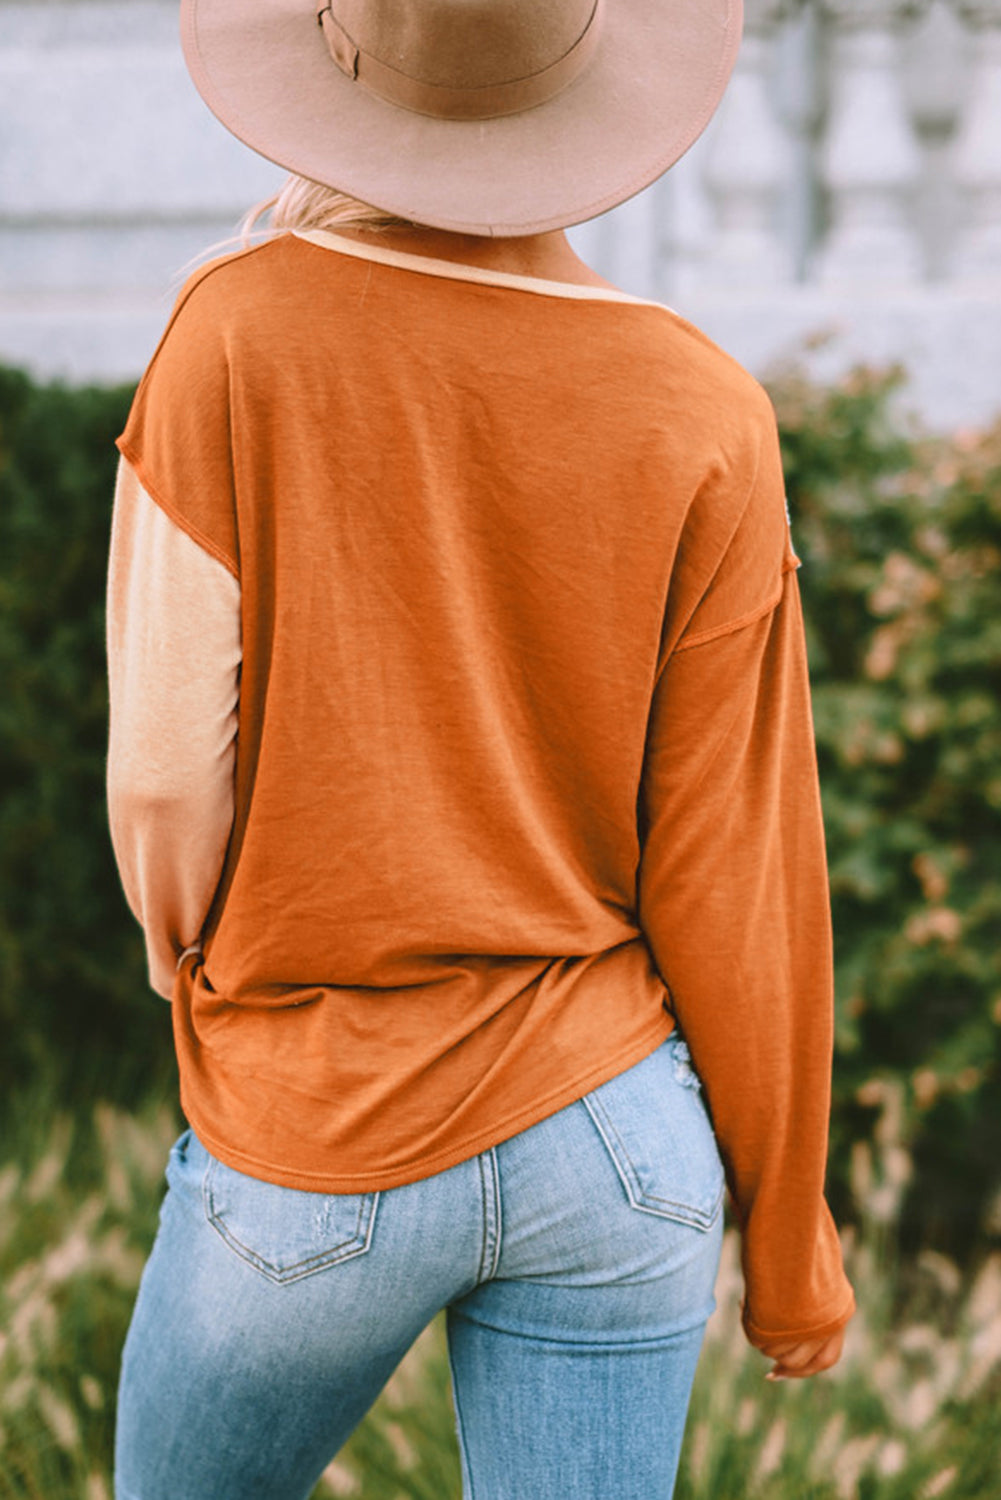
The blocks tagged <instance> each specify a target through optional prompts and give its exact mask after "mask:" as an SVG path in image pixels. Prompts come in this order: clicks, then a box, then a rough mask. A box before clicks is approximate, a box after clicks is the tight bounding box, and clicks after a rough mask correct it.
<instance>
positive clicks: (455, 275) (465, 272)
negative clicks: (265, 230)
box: [292, 229, 677, 316]
mask: <svg viewBox="0 0 1001 1500" xmlns="http://www.w3.org/2000/svg"><path fill="white" fill-rule="evenodd" d="M292 233H293V234H294V235H295V237H296V239H300V240H308V241H309V242H310V244H312V245H321V246H323V247H324V248H325V249H327V250H336V251H337V252H338V253H339V254H342V255H354V256H356V257H357V258H358V259H359V260H374V261H377V262H378V263H379V265H383V266H397V267H399V268H400V269H401V270H405V271H420V272H422V273H423V274H424V275H425V276H445V277H448V278H449V279H450V280H452V281H476V282H479V283H480V284H481V285H483V286H507V287H513V288H514V289H515V290H516V291H521V292H535V294H536V295H537V296H543V297H566V298H569V299H570V300H572V301H576V302H627V303H630V304H631V305H632V306H633V307H656V308H659V309H660V311H661V312H668V313H670V312H674V309H673V308H671V307H668V306H667V304H666V303H664V302H653V301H650V300H648V299H647V298H645V297H633V296H631V295H630V294H629V293H628V292H616V291H606V290H605V288H604V287H600V286H578V285H577V283H576V282H573V281H546V280H545V279H544V278H543V277H541V276H519V275H517V274H516V273H515V272H513V271H492V270H488V269H487V267H486V266H467V265H463V264H460V263H458V262H456V261H451V260H435V259H433V258H432V257H431V256H429V255H415V254H413V252H412V251H409V250H390V249H389V248H388V247H383V246H382V245H363V244H362V243H361V241H360V240H349V239H347V238H346V237H345V236H344V235H340V234H334V233H333V231H332V230H329V229H294V230H293V231H292ZM675 316H677V314H675Z"/></svg>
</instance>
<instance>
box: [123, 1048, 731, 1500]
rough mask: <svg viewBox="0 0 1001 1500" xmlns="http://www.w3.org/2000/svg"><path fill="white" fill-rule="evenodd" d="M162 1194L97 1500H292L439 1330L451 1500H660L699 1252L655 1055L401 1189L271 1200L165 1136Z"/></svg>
mask: <svg viewBox="0 0 1001 1500" xmlns="http://www.w3.org/2000/svg"><path fill="white" fill-rule="evenodd" d="M167 1181H168V1184H169V1189H168V1193H167V1196H166V1198H165V1200H164V1205H163V1209H162V1212H161V1220H160V1230H159V1233H158V1235H157V1239H156V1242H155V1244H154V1247H153V1251H152V1254H151V1256H150V1260H149V1263H148V1265H147V1267H146V1271H145V1273H144V1275H143V1279H142V1284H141V1287H140V1291H139V1296H138V1299H137V1303H136V1307H135V1312H134V1315H133V1319H132V1325H131V1327H130V1329H129V1335H128V1339H127V1342H126V1346H125V1353H124V1357H123V1364H122V1380H121V1388H120V1392H119V1408H118V1432H117V1444H116V1495H117V1497H118V1500H256V1497H260V1500H305V1497H306V1496H308V1495H309V1494H310V1492H311V1490H312V1488H313V1486H314V1485H315V1483H316V1481H317V1479H318V1478H319V1475H320V1474H321V1472H322V1470H323V1469H324V1468H325V1466H326V1465H327V1463H328V1462H329V1461H330V1459H331V1458H332V1457H333V1456H334V1455H335V1454H336V1452H337V1450H338V1449H339V1448H340V1447H341V1445H342V1444H343V1443H344V1441H345V1440H346V1439H347V1437H348V1436H349V1435H350V1433H351V1431H352V1430H353V1428H354V1427H355V1426H356V1425H357V1423H358V1422H359V1421H360V1420H361V1418H362V1417H363V1416H364V1414H365V1412H366V1411H367V1410H368V1409H369V1407H370V1406H371V1405H372V1403H373V1401H374V1400H375V1398H376V1397H377V1395H378V1394H379V1391H380V1390H381V1389H382V1387H383V1385H384V1384H385V1382H386V1380H387V1379H388V1377H389V1376H390V1374H391V1373H392V1371H393V1369H394V1368H395V1367H396V1365H397V1364H398V1363H399V1361H400V1359H401V1358H402V1357H403V1355H404V1354H405V1353H406V1351H407V1349H408V1348H409V1347H410V1346H411V1344H412V1343H413V1342H414V1340H415V1339H416V1338H417V1336H418V1335H419V1334H420V1332H421V1331H422V1330H423V1329H424V1328H425V1327H426V1326H427V1324H428V1323H429V1322H430V1321H431V1319H432V1318H433V1317H434V1316H435V1314H436V1313H438V1312H439V1311H440V1310H441V1309H443V1308H444V1309H447V1330H448V1343H449V1357H450V1362H451V1369H452V1382H453V1395H454V1401H455V1409H456V1426H457V1431H458V1438H459V1447H460V1453H461V1460H462V1476H463V1481H462V1482H463V1496H464V1497H465V1500H669V1497H670V1496H671V1494H672V1491H673V1489H674V1482H675V1475H676V1470H677V1464H678V1455H679V1450H680V1446H681V1438H682V1433H683V1429H684V1425H685V1416H686V1411H687V1407H688V1400H689V1395H690V1392H691V1386H692V1381H693V1378H694V1374H695V1366H696V1362H697V1360H698V1355H699V1349H700V1347H701V1344H702V1337H703V1332H704V1328H705V1323H706V1320H707V1318H708V1317H709V1314H710V1313H711V1311H712V1309H713V1307H714V1305H715V1303H714V1298H713V1287H714V1283H715V1279H716V1273H717V1269H718V1264H719V1254H720V1246H721V1240H722V1230H723V1225H722V1212H721V1210H722V1196H723V1170H722V1166H721V1163H720V1157H719V1153H718V1150H717V1147H716V1141H715V1137H714V1136H713V1133H712V1127H711V1125H710V1122H709V1118H708V1115H707V1113H706V1109H705V1106H704V1104H703V1100H702V1095H701V1085H700V1082H699V1079H698V1077H697V1076H696V1074H695V1072H694V1070H693V1068H692V1065H691V1060H690V1058H689V1055H688V1049H687V1047H686V1046H685V1043H684V1041H683V1040H682V1039H681V1037H680V1036H679V1035H678V1034H677V1033H674V1034H673V1035H672V1036H671V1037H669V1038H668V1039H667V1041H666V1042H664V1043H663V1045H662V1046H661V1047H659V1048H658V1049H657V1050H656V1051H655V1052H653V1053H652V1054H651V1055H650V1056H648V1057H647V1058H645V1059H644V1060H643V1061H642V1062H640V1063H637V1064H636V1065H635V1066H634V1067H631V1068H629V1069H628V1070H627V1071H626V1072H624V1073H621V1074H620V1075H619V1076H618V1077H616V1078H613V1079H612V1080H611V1081H610V1082H609V1083H605V1084H603V1085H602V1086H601V1087H600V1088H597V1089H594V1090H593V1091H592V1092H591V1093H590V1094H588V1095H586V1096H585V1097H584V1098H583V1099H581V1100H579V1101H578V1102H577V1103H575V1104H571V1105H569V1106H568V1107H567V1108H565V1109H563V1110H560V1111H559V1112H558V1113H557V1114H554V1115H551V1116H550V1117H549V1118H548V1119H545V1120H543V1121H541V1122H540V1123H539V1124H537V1125H534V1126H532V1127H531V1128H530V1129H528V1130H525V1131H523V1132H522V1133H521V1134H519V1135H516V1136H513V1137H512V1138H511V1139H510V1140H507V1141H504V1142H503V1143H502V1144H500V1145H498V1146H495V1147H494V1148H493V1149H491V1150H489V1151H486V1152H484V1153H483V1154H482V1155H480V1156H477V1157H474V1158H472V1159H471V1160H469V1161H465V1162H463V1163H461V1164H460V1165H458V1166H455V1167H452V1168H450V1169H449V1170H448V1171H445V1172H441V1173H439V1174H437V1175H436V1176H433V1177H428V1178H425V1179H423V1180H421V1181H419V1182H413V1183H408V1184H406V1185H405V1186H403V1187H398V1188H392V1189H389V1190H383V1191H381V1192H369V1193H356V1194H334V1195H329V1194H323V1193H307V1192H300V1191H296V1190H294V1189H291V1188H283V1187H277V1186H275V1185H273V1184H270V1183H266V1182H262V1181H259V1180H258V1179H256V1178H252V1177H248V1176H246V1175H244V1174H243V1173H241V1172H237V1171H234V1170H233V1169H232V1168H230V1167H228V1166H224V1165H223V1164H222V1163H221V1162H219V1161H217V1160H216V1159H215V1158H214V1157H213V1156H211V1155H210V1154H209V1153H208V1152H207V1151H206V1149H205V1148H204V1146H202V1144H201V1143H200V1142H199V1140H198V1139H197V1138H196V1136H195V1135H194V1134H193V1133H192V1132H191V1131H187V1132H185V1134H184V1135H182V1136H181V1138H180V1140H179V1141H178V1142H177V1144H176V1145H175V1146H174V1148H173V1150H172V1152H171V1155H170V1161H169V1164H168V1169H167ZM442 1500H447V1497H445V1496H443V1497H442Z"/></svg>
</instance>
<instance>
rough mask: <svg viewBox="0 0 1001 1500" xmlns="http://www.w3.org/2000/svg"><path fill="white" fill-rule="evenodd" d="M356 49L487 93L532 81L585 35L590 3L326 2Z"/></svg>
mask: <svg viewBox="0 0 1001 1500" xmlns="http://www.w3.org/2000/svg"><path fill="white" fill-rule="evenodd" d="M330 9H331V11H332V13H333V15H334V18H335V19H336V21H337V22H338V23H339V25H340V26H341V27H342V28H343V29H344V31H346V32H347V33H348V35H349V36H350V37H351V39H352V41H353V42H354V43H355V45H356V46H357V47H358V48H359V49H361V51H363V52H365V53H367V54H368V55H369V56H370V57H372V58H374V59H375V60H376V61H377V62H379V63H381V64H382V65H383V66H384V67H388V68H392V69H393V70H394V71H395V72H397V73H400V74H403V75H404V76H405V77H407V78H411V79H413V80H414V81H415V82H419V83H424V84H431V85H433V86H435V87H439V88H450V89H487V88H492V87H496V86H497V85H499V84H505V83H510V82H513V81H516V80H518V79H522V78H528V77H531V76H532V75H534V74H538V73H540V72H542V71H543V70H545V69H547V68H549V67H551V66H552V65H553V64H554V63H556V62H558V61H559V59H560V58H562V57H563V56H565V54H566V53H568V52H569V51H570V50H571V49H572V48H573V47H574V46H575V45H576V44H577V43H578V42H579V41H580V38H581V36H582V35H583V33H584V32H585V31H586V30H587V27H588V23H589V21H590V20H591V16H592V13H593V12H594V9H595V5H594V0H374V3H373V0H331V4H330Z"/></svg>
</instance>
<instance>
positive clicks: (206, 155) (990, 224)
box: [0, 0, 1001, 427]
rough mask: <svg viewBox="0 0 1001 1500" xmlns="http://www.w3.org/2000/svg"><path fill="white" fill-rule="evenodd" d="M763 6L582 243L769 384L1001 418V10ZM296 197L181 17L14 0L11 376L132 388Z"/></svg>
mask: <svg viewBox="0 0 1001 1500" xmlns="http://www.w3.org/2000/svg"><path fill="white" fill-rule="evenodd" d="M746 6H747V27H746V33H745V44H744V49H743V51H742V55H741V60H740V62H739V64H738V70H737V73H736V74H735V77H734V80H733V82H732V84H731V88H730V91H729V92H728V95H727V98H726V100H725V101H724V105H723V107H722V109H721V110H720V112H719V114H718V116H717V118H716V120H715V121H714V122H713V124H712V125H711V127H710V129H709V131H707V133H706V135H705V136H704V137H703V139H702V140H701V141H700V142H699V143H698V144H697V145H696V147H695V148H694V149H693V150H692V151H691V152H690V153H689V155H688V156H687V157H686V158H685V159H684V160H683V161H682V162H681V163H679V164H678V166H677V167H675V168H674V170H673V171H672V172H670V173H669V174H668V175H667V177H666V178H664V179H663V180H662V181H661V182H660V183H659V184H657V185H655V186H654V187H653V188H652V189H650V190H648V191H647V192H646V193H643V194H641V195H640V196H639V197H638V198H636V199H634V200H633V201H632V202H631V203H629V204H626V205H623V206H622V207H621V208H619V209H617V210H616V211H615V212H614V213H612V214H609V215H606V216H605V217H604V218H603V219H601V220H597V221H594V222H593V223H592V224H590V225H584V226H581V227H580V228H578V229H577V230H574V231H573V233H572V237H573V239H574V241H575V243H577V244H578V246H579V247H580V248H581V250H582V252H583V253H584V254H585V255H587V256H588V257H589V258H590V259H591V260H592V261H593V263H594V264H595V265H596V266H597V267H598V268H599V269H600V270H601V271H602V272H603V273H604V274H605V275H607V276H609V277H611V279H613V280H616V281H618V282H619V284H620V285H622V286H624V287H625V288H626V289H627V290H631V291H635V292H637V293H640V294H641V295H645V296H657V297H661V298H663V299H664V300H666V301H668V302H670V303H671V304H672V305H673V306H674V307H676V308H677V310H678V311H679V312H681V313H683V314H684V315H685V316H686V317H689V318H691V319H692V320H693V321H695V322H696V323H699V324H700V325H701V326H702V327H704V328H705V329H706V331H707V332H708V333H709V334H710V335H711V336H712V337H714V338H716V339H718V340H719V341H720V342H721V343H722V344H723V345H724V346H725V347H727V348H729V349H730V350H731V351H732V352H733V353H734V354H735V355H736V356H737V357H738V358H739V359H741V360H743V361H744V362H745V363H746V364H748V365H749V366H750V367H751V368H752V369H754V370H755V371H756V372H757V373H767V372H768V370H769V369H770V368H772V367H774V365H775V364H776V362H781V361H785V360H788V359H790V358H797V357H806V358H807V359H808V362H809V363H810V365H811V367H812V368H813V369H815V370H816V371H817V372H818V373H820V374H822V375H826V376H833V375H836V374H838V373H839V372H841V371H843V370H844V369H845V368H846V367H847V366H849V365H850V364H851V363H853V362H855V361H858V360H867V361H875V362H890V361H895V360H900V361H903V362H904V363H905V364H906V365H907V367H908V368H909V370H910V372H911V386H910V390H909V397H908V399H909V401H910V403H911V404H912V405H913V406H915V407H916V408H917V409H919V410H920V411H921V412H922V413H923V414H924V416H925V418H926V419H927V420H930V421H931V422H932V423H934V424H935V425H937V426H941V427H953V426H956V425H969V424H973V423H980V422H984V421H987V420H989V419H990V418H992V417H993V416H995V415H997V414H1001V0H976V5H973V4H972V0H954V3H950V0H931V3H929V0H900V3H898V0H814V3H811V4H800V3H796V0H746ZM974 10H975V11H976V12H977V16H978V21H977V25H978V28H979V29H977V30H973V29H971V26H970V25H969V24H968V21H969V15H970V14H972V12H973V11H974ZM915 15H916V16H917V19H914V17H915ZM282 175H283V174H282V173H281V172H280V171H279V170H278V169H277V168H274V167H272V166H270V165H269V164H268V163H266V162H264V161H262V160H260V159H259V158H257V157H256V156H254V154H253V153H252V152H250V151H248V150H247V149H246V148H244V147H243V146H241V145H240V144H239V143H238V142H237V141H235V140H234V139H233V138H232V137H231V136H229V134H228V133H227V132H226V131H225V130H224V129H223V128H222V127H221V126H220V125H219V124H218V123H217V122H216V121H215V120H214V118H213V117H212V115H211V114H210V113H209V111H208V110H207V109H206V108H205V106H204V105H203V104H202V102H201V100H200V99H199V98H198V96H197V94H196V92H195V89H194V87H193V85H192V84H191V83H190V82H189V80H188V77H187V73H186V71H185V68H184V64H183V60H182V58H181V52H180V46H179V43H178V40H177V5H176V0H0V358H2V359H4V360H6V361H8V362H13V363H19V364H23V365H25V366H27V367H29V368H31V369H32V370H34V371H35V372H37V373H39V374H42V375H62V376H67V377H69V378H71V379H86V378H110V379H131V378H134V377H135V376H136V375H138V373H139V372H140V371H141V369H142V367H143V365H144V364H145V362H146V360H147V359H148V357H149V355H150V353H151V352H152V349H153V347H154V345H155V343H156V340H157V337H158V335H159V332H160V330H161V329H162V326H163V323H164V321H165V319H166V317H167V315H168V312H169V308H170V304H171V300H172V294H173V291H174V290H176V286H177V284H178V276H179V273H180V272H181V271H182V269H183V267H184V265H185V263H186V262H187V261H188V260H189V259H190V258H191V257H193V256H195V255H197V254H198V253H199V252H200V251H201V250H203V249H204V247H205V246H206V245H208V244H211V243H213V242H215V241H218V240H221V239H224V238H225V237H226V236H228V235H230V234H232V233H233V232H234V229H235V226H236V223H237V221H238V220H239V218H240V216H241V215H242V213H243V212H244V210H245V209H246V208H247V207H248V205H250V204H251V203H253V202H255V201H257V200H258V199H260V198H262V197H265V196H267V195H268V194H269V193H270V192H272V191H273V190H274V188H275V187H276V186H277V185H278V183H279V182H280V181H281V180H282ZM992 205H993V207H992ZM807 344H810V345H811V346H812V347H811V349H810V352H809V353H808V354H807V355H805V356H804V355H803V351H804V349H805V348H806V346H807Z"/></svg>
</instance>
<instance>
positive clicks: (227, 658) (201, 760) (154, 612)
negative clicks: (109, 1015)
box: [107, 459, 241, 999]
mask: <svg viewBox="0 0 1001 1500" xmlns="http://www.w3.org/2000/svg"><path fill="white" fill-rule="evenodd" d="M107 632H108V636H107V645H108V677H109V690H110V699H111V728H110V741H109V749H108V812H109V819H110V824H111V837H112V843H113V846H114V850H115V856H116V859H117V861H118V868H119V872H120V875H121V879H122V884H123V886H124V889H125V894H126V897H127V899H128V902H129V905H130V907H131V909H132V911H133V913H134V914H135V916H136V917H137V918H138V920H139V922H140V923H141V924H142V927H143V931H144V933H145V938H146V949H147V955H148V962H149V975H150V984H151V986H152V988H153V989H154V990H156V991H157V993H158V994H160V995H162V996H163V997H164V998H165V999H169V998H170V997H171V993H172V988H173V980H174V973H175V970H176V967H177V961H178V958H179V957H180V955H181V954H182V952H184V950H185V949H188V948H190V947H193V946H195V945H197V943H198V941H199V938H200V934H201V931H202V928H203V926H204V923H205V919H206V916H207V915H208V912H209V908H210V906H211V903H212V898H213V896H214V894H215V891H216V887H217V885H218V883H219V877H220V875H221V872H222V867H223V861H224V859H225V853H226V846H227V843H228V840H229V836H230V831H231V827H232V822H233V774H234V766H235V757H236V729H237V706H238V699H239V675H240V662H241V637H240V585H239V582H238V580H237V579H236V578H235V577H234V575H233V573H232V572H231V571H230V570H229V569H227V568H226V567H225V566H224V565H223V563H222V562H220V561H219V560H218V558H216V557H214V556H212V555H210V553H209V552H208V551H206V550H205V549H203V548H202V547H200V546H199V545H198V544H197V542H195V541H194V540H193V539H192V538H191V537H190V536H189V535H188V534H187V533H186V532H185V531H182V530H181V528H180V527H179V526H177V525H176V524H175V523H174V521H173V520H171V519H170V517H169V516H168V515H167V514H166V513H165V512H164V511H163V510H162V509H161V508H160V507H159V506H158V505H156V504H155V503H154V501H153V500H152V499H151V498H150V496H149V495H148V494H147V493H146V492H145V490H144V489H143V488H142V486H141V484H140V482H139V479H138V478H137V476H136V473H135V471H134V470H133V468H132V467H131V465H130V464H129V463H128V462H127V461H126V460H125V459H122V460H121V462H120V465H119V471H118V483H117V486H116V490H115V506H114V516H113V522H112V535H111V556H110V565H109V572H108V611H107Z"/></svg>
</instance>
